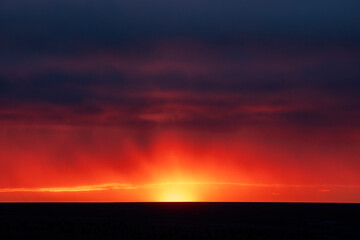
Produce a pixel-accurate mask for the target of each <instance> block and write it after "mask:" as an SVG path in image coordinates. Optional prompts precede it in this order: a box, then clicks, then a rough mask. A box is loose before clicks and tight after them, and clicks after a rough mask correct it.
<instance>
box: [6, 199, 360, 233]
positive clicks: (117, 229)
mask: <svg viewBox="0 0 360 240" xmlns="http://www.w3.org/2000/svg"><path fill="white" fill-rule="evenodd" d="M0 233H1V238H2V239H15V237H17V238H19V239H29V238H31V239H182V240H183V239H184V240H185V239H207V240H208V239H359V237H360V205H359V204H309V203H304V204H299V203H94V204H93V203H61V204H59V203H45V204H44V203H31V204H29V203H2V204H0ZM4 236H6V237H7V238H3V237H4Z"/></svg>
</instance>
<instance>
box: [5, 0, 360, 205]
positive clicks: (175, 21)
mask: <svg viewBox="0 0 360 240" xmlns="http://www.w3.org/2000/svg"><path fill="white" fill-rule="evenodd" d="M359 12H360V2H359V1H358V0H301V1H289V0H274V1H268V0H222V1H219V0H191V1H190V0H151V1H150V0H102V1H100V0H98V1H96V0H77V1H74V0H1V1H0V201H1V202H13V201H15V202H19V201H20V202H21V201H32V202H34V201H35V202H36V201H40V202H44V201H45V202H52V201H65V202H77V201H86V202H93V201H95V202H96V201H110V202H133V201H141V202H142V201H210V202H212V201H230V202H232V201H234V202H236V201H246V202H268V201H270V202H288V201H289V202H293V201H295V202H360V14H359Z"/></svg>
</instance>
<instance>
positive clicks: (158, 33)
mask: <svg viewBox="0 0 360 240" xmlns="http://www.w3.org/2000/svg"><path fill="white" fill-rule="evenodd" d="M1 5H2V8H1V9H2V10H0V11H1V14H0V15H1V21H0V22H1V29H2V40H1V41H2V46H5V47H6V48H8V49H13V50H15V49H16V48H19V47H20V48H22V50H26V51H35V52H44V51H48V52H62V51H75V50H80V49H81V50H83V51H86V50H88V49H89V48H95V49H96V50H99V48H100V49H107V48H110V49H111V48H112V49H114V48H115V49H116V48H126V46H128V45H129V44H130V45H131V44H133V42H144V41H149V40H152V39H154V38H155V39H156V38H164V37H190V38H200V39H203V40H205V39H207V40H209V41H215V42H216V41H217V40H228V41H234V40H237V41H239V40H242V41H249V40H254V39H256V40H258V41H262V42H266V41H270V40H271V41H284V40H283V39H288V41H289V40H291V39H292V40H293V41H306V40H310V41H315V42H316V41H320V42H322V43H323V42H324V41H326V42H332V41H335V42H339V41H340V42H341V41H347V42H349V41H350V42H352V41H356V40H358V39H359V37H360V34H359V30H360V26H359V24H357V23H358V22H359V21H360V17H359V14H358V9H359V8H360V6H359V3H358V1H353V0H347V1H335V0H332V1H325V0H318V1H309V0H306V1H296V2H294V1H285V0H278V1H271V2H269V1H264V0H258V1H222V2H219V1H201V0H200V1H111V0H109V1H76V2H74V1H21V0H20V1H9V0H5V1H2V3H1ZM285 41H286V40H285Z"/></svg>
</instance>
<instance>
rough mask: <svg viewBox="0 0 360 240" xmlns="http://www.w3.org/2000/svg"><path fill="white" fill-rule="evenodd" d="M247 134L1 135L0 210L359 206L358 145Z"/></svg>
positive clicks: (101, 131) (112, 131)
mask: <svg viewBox="0 0 360 240" xmlns="http://www.w3.org/2000/svg"><path fill="white" fill-rule="evenodd" d="M247 131H248V132H246V131H241V132H234V133H226V134H225V133H216V134H215V133H214V134H209V133H204V132H195V131H188V130H182V131H179V130H176V129H172V130H169V129H166V130H164V131H162V130H161V131H153V132H148V133H147V134H148V136H147V138H143V134H144V133H143V132H140V133H139V132H138V131H135V130H132V129H119V128H110V127H109V128H90V129H86V128H80V127H73V128H62V127H58V128H55V127H51V128H50V127H49V128H39V129H36V128H25V127H24V128H20V127H19V129H17V128H13V129H11V128H10V127H9V128H8V129H6V128H4V127H2V128H1V127H0V144H1V146H2V148H1V149H0V159H1V160H2V161H0V164H1V166H0V173H1V174H0V201H2V202H7V201H41V202H43V201H45V202H62V201H72V202H84V201H85V202H98V201H105V202H143V201H145V202H146V201H161V202H164V201H166V202H170V201H172V202H173V201H175V202H176V201H179V202H185V201H200V202H216V201H221V202H226V201H246V202H251V201H261V202H269V201H271V202H283V201H292V202H293V201H303V202H349V201H350V202H360V195H359V192H360V191H359V189H360V178H359V176H360V175H359V174H358V173H359V172H358V170H357V169H359V163H358V161H357V156H358V154H360V152H359V148H357V147H356V143H353V145H351V144H347V145H346V146H342V145H340V144H338V143H337V142H336V141H334V140H331V139H327V138H326V137H324V136H321V135H316V134H314V135H313V136H312V139H311V140H309V139H307V138H304V139H302V138H301V135H300V136H298V135H296V136H295V137H293V136H292V135H291V134H296V133H289V132H285V133H281V132H280V133H279V132H277V135H275V134H274V131H269V132H266V131H265V130H263V129H261V130H258V129H255V130H254V131H249V130H247ZM324 139H325V140H324ZM275 140H276V141H275ZM357 140H358V139H357V138H356V141H357ZM308 141H309V142H308ZM353 141H354V140H353ZM314 143H317V145H314ZM333 145H334V146H337V147H336V148H330V147H329V146H333ZM314 146H316V148H315V147H314ZM298 149H300V150H301V151H300V150H298ZM329 149H331V151H330V150H329ZM294 153H296V154H294ZM355 153H358V154H355ZM7 159H9V161H5V160H7ZM337 159H346V161H347V164H344V162H343V161H336V160H337ZM10 160H11V161H10ZM310 166H311V167H310Z"/></svg>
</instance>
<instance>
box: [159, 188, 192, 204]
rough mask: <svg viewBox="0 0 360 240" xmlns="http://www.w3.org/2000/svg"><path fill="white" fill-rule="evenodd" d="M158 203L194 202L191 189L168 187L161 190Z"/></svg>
mask: <svg viewBox="0 0 360 240" xmlns="http://www.w3.org/2000/svg"><path fill="white" fill-rule="evenodd" d="M158 201H160V202H193V201H196V199H195V197H194V194H193V193H192V191H191V188H189V186H187V184H184V185H178V184H174V185H168V186H165V187H164V188H162V189H161V193H160V195H159V199H158Z"/></svg>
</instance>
